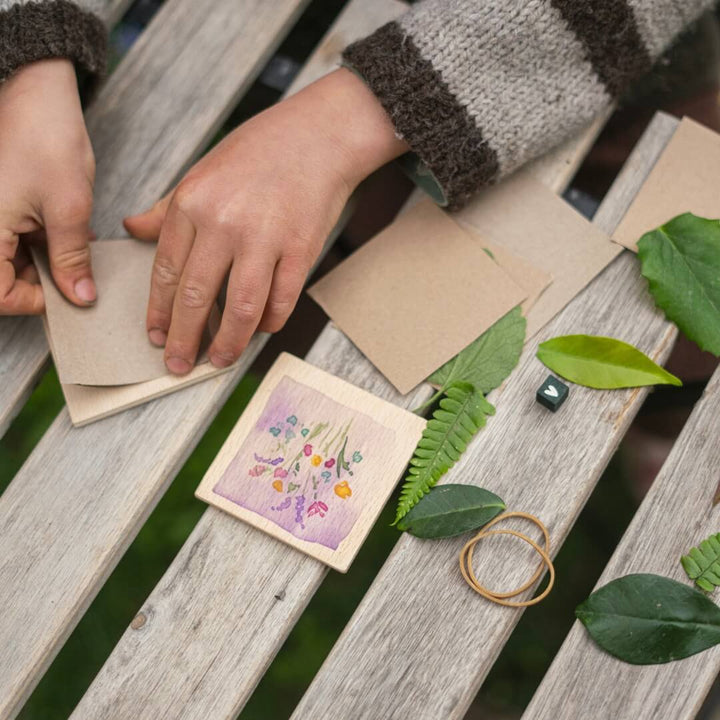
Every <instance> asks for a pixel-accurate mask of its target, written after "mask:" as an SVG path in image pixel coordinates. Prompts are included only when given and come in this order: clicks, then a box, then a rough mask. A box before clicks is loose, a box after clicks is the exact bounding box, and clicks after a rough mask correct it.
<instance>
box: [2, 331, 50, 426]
mask: <svg viewBox="0 0 720 720" xmlns="http://www.w3.org/2000/svg"><path fill="white" fill-rule="evenodd" d="M47 363H48V352H47V343H46V342H45V334H44V333H43V329H42V319H41V318H39V317H36V318H25V317H13V318H10V317H3V318H0V437H2V436H3V435H4V434H5V431H6V430H7V429H8V427H9V425H10V423H11V422H12V420H13V418H14V417H15V415H17V413H19V412H20V410H21V409H22V407H23V405H24V404H25V401H26V400H27V398H28V397H29V395H30V393H31V392H32V390H33V388H34V387H35V383H36V382H37V381H38V380H39V378H40V374H41V373H42V372H43V370H44V369H45V367H47Z"/></svg>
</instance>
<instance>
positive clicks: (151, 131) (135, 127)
mask: <svg viewBox="0 0 720 720" xmlns="http://www.w3.org/2000/svg"><path fill="white" fill-rule="evenodd" d="M308 2H309V0H275V1H274V2H267V1H266V0H213V3H212V11H211V12H208V5H207V4H206V3H204V2H197V1H196V0H167V2H165V3H164V4H163V6H162V7H161V9H160V10H159V11H158V13H157V14H156V15H155V17H154V18H153V19H152V21H151V23H150V24H149V25H148V27H147V29H146V30H145V32H144V33H143V34H142V35H141V36H140V38H139V39H138V40H137V41H136V42H135V44H134V45H133V46H132V48H131V49H130V51H129V52H128V54H127V55H126V56H125V58H124V59H123V60H122V62H121V63H120V65H119V66H118V68H117V69H116V70H115V72H114V73H113V74H112V75H111V77H110V78H109V79H108V81H107V83H106V84H105V85H104V86H103V88H102V89H101V91H100V93H99V94H98V96H97V98H96V99H95V101H94V102H93V104H92V105H91V106H90V108H89V109H88V111H87V112H86V114H85V120H86V123H87V127H88V132H89V133H90V138H91V140H92V144H93V148H94V150H95V157H96V162H97V173H96V180H95V204H94V210H93V229H94V230H95V232H96V233H97V234H98V236H99V237H101V238H103V237H122V236H124V235H125V231H124V230H123V226H122V219H123V217H124V216H125V215H129V214H132V213H136V212H139V211H141V210H145V209H146V208H148V207H150V206H151V205H152V203H153V202H155V200H157V199H159V198H160V196H161V195H163V194H164V193H165V192H167V190H168V189H169V188H170V187H171V186H172V184H173V183H174V182H175V181H176V180H177V179H178V177H179V176H180V175H181V173H182V171H183V170H185V169H186V168H187V167H188V166H189V165H190V163H191V161H192V160H193V159H194V157H195V156H196V155H197V154H198V153H199V152H200V151H201V150H202V149H203V147H204V146H205V145H206V144H207V142H208V141H209V140H210V139H211V138H212V136H213V134H214V133H215V131H216V130H217V129H218V127H220V125H221V124H222V122H223V120H224V119H225V118H226V117H227V115H228V113H229V112H230V111H231V110H232V108H233V106H234V105H235V103H236V102H237V100H238V98H239V97H240V96H241V95H242V93H243V92H245V90H246V89H247V88H248V87H249V86H250V84H251V83H252V82H253V80H254V79H255V77H256V76H257V74H258V73H259V72H260V70H261V69H262V67H263V65H264V63H265V62H266V61H267V59H268V58H269V57H270V55H271V54H272V52H273V51H274V49H275V48H276V47H277V46H278V44H279V43H280V42H281V40H282V38H283V37H284V35H285V33H286V31H287V30H288V29H289V28H290V26H291V25H292V23H293V22H294V21H295V20H296V19H297V17H298V16H299V14H300V12H301V11H302V9H303V8H304V7H305V5H307V3H308ZM123 7H124V0H123V3H122V4H121V3H119V2H118V3H115V2H112V3H110V5H109V6H108V8H109V15H108V18H110V17H111V16H113V17H114V15H113V13H115V12H116V11H119V10H121V9H122V8H123ZM100 291H101V292H102V288H101V289H100ZM17 322H19V323H20V324H21V325H23V324H28V325H30V328H24V327H23V328H21V329H20V330H19V331H17V332H13V333H12V334H13V336H14V338H15V339H13V340H12V349H10V348H6V353H7V354H8V356H9V355H11V354H19V353H22V354H23V357H25V359H26V363H27V366H28V367H30V368H42V367H43V366H44V364H45V362H46V361H47V355H48V350H47V344H46V343H45V341H44V339H42V338H41V335H42V333H41V331H40V330H39V329H38V327H39V326H38V324H37V323H36V322H34V321H33V320H32V319H31V320H25V321H22V320H21V321H16V320H12V319H11V320H9V319H7V318H0V335H3V336H5V335H10V333H11V332H12V330H13V328H14V326H15V324H16V323H17ZM6 325H7V326H8V328H9V330H8V331H6V329H5V326H6ZM36 335H37V337H36ZM21 340H22V341H24V342H25V344H24V345H16V342H20V341H21ZM4 354H5V353H4ZM4 354H3V356H4ZM0 368H1V369H2V370H3V373H4V374H6V379H7V385H3V386H0V428H2V427H3V425H7V423H8V422H9V419H10V418H12V417H13V416H14V415H15V414H16V413H17V411H18V410H19V406H18V402H22V401H23V400H24V398H26V397H27V395H28V393H29V391H30V389H31V387H32V385H33V383H34V382H35V380H36V377H37V376H36V374H34V373H33V372H32V371H30V370H27V369H26V368H24V367H18V366H17V365H10V364H9V363H8V362H6V361H5V360H4V359H3V357H2V356H0ZM8 387H12V388H13V389H12V391H9V390H8Z"/></svg>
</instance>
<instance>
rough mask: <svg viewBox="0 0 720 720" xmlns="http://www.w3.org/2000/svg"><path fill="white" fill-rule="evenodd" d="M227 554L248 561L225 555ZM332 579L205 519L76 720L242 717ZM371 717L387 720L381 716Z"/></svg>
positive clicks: (325, 361) (339, 358) (263, 540)
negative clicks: (323, 585) (320, 591)
mask: <svg viewBox="0 0 720 720" xmlns="http://www.w3.org/2000/svg"><path fill="white" fill-rule="evenodd" d="M359 2H363V8H365V9H367V12H370V8H371V7H372V8H373V12H378V13H380V12H381V11H382V10H383V9H385V10H386V9H387V4H386V3H384V2H382V0H378V2H377V5H373V6H371V5H370V3H369V2H368V1H367V0H359ZM358 4H359V3H358ZM375 8H377V10H375ZM378 19H379V18H378ZM344 37H346V36H344ZM329 40H332V33H331V37H330V38H329ZM326 42H327V40H326ZM338 46H339V44H336V45H335V47H338ZM576 146H577V147H578V148H580V150H579V152H581V151H582V148H583V146H584V143H583V142H582V141H577V142H576ZM567 159H568V156H567V155H566V154H565V155H562V156H559V157H558V165H557V171H558V174H562V175H563V176H564V177H566V178H567V179H569V177H568V176H567V169H566V168H567V165H568V162H567ZM307 360H308V361H309V362H311V363H313V364H315V365H318V366H319V367H322V368H323V369H325V370H327V371H329V372H331V373H333V374H335V375H337V376H339V377H342V378H344V379H345V380H348V381H350V382H352V383H354V384H356V385H358V386H360V387H362V388H364V389H366V390H369V391H371V392H373V393H374V394H376V395H378V396H380V397H383V398H385V399H387V400H390V401H392V402H394V403H396V404H398V405H400V406H401V407H406V408H413V407H416V406H417V405H418V404H420V402H421V401H422V400H424V399H427V397H429V393H430V389H429V388H428V387H427V386H423V387H421V388H420V389H419V390H418V391H417V392H416V393H413V394H411V395H409V396H406V397H402V396H400V395H399V394H398V393H397V391H395V389H394V388H393V387H392V386H391V385H390V384H389V383H388V382H387V381H386V380H385V379H384V378H382V376H380V375H379V374H378V373H377V372H376V371H375V370H374V368H373V367H372V366H371V365H370V364H369V363H368V361H367V360H366V359H365V358H364V357H363V356H362V355H361V354H360V353H359V352H358V351H357V350H356V349H355V348H354V346H353V345H352V344H351V343H350V342H349V341H348V340H347V338H345V336H343V335H342V334H341V333H340V332H339V331H338V330H337V329H336V328H335V327H334V326H332V325H328V326H327V327H326V328H325V330H324V332H323V333H322V335H321V336H320V338H319V339H318V340H317V341H316V343H315V344H314V346H313V348H312V350H311V351H310V353H309V355H308V356H307ZM538 384H539V383H538ZM533 395H534V391H533ZM497 419H498V418H493V422H495V421H496V420H497ZM608 457H609V453H608ZM228 547H242V548H243V551H242V553H238V554H234V553H228V550H227V548H228ZM325 572H326V570H325V568H324V567H323V566H322V565H321V564H320V563H318V562H317V561H315V560H312V559H310V558H307V557H304V556H303V555H301V554H300V553H298V552H295V551H293V550H291V549H289V548H286V547H285V546H284V545H282V544H281V543H279V542H278V541H275V540H272V539H271V538H268V537H267V536H265V535H263V534H262V533H259V532H257V531H254V530H253V529H252V528H248V527H245V526H240V527H238V524H237V523H233V521H232V519H231V518H228V517H226V516H225V515H224V513H222V512H219V511H217V510H215V509H213V508H210V509H208V510H207V511H206V512H205V514H204V515H203V516H202V518H201V519H200V521H199V523H198V525H197V526H196V528H195V530H194V531H193V533H192V534H191V536H190V537H189V538H188V540H187V542H186V543H185V545H184V546H183V548H182V549H181V550H180V552H179V553H178V555H177V557H176V558H175V560H174V561H173V563H172V565H171V566H170V568H169V569H168V570H167V572H166V573H165V575H164V576H163V578H162V580H161V581H160V583H158V585H157V587H156V588H155V589H154V590H153V592H152V594H151V595H150V597H149V598H148V600H147V601H146V603H145V604H144V605H143V607H142V609H141V610H140V612H139V613H138V615H137V617H136V618H135V620H134V621H133V623H132V624H131V626H130V627H129V628H128V630H127V631H126V632H125V634H124V635H123V637H122V639H121V640H120V642H119V643H118V645H117V647H116V648H115V650H114V651H113V653H112V655H111V656H110V658H109V659H108V661H107V662H106V663H105V665H104V666H103V668H102V670H101V671H100V673H99V674H98V676H97V677H96V678H95V681H94V682H93V684H92V686H91V687H90V689H89V690H88V692H87V694H86V695H85V697H84V698H83V700H82V701H81V703H80V704H79V705H78V707H77V709H76V710H75V712H74V713H73V716H72V718H73V720H96V719H102V720H105V719H107V720H110V719H111V718H112V720H117V719H120V720H124V719H125V718H128V719H129V718H155V717H161V718H164V719H167V718H204V717H213V718H233V717H235V715H236V714H237V713H238V712H239V710H240V709H241V708H242V706H243V705H244V704H245V702H246V701H247V699H248V697H249V696H250V694H251V693H252V691H253V690H254V688H255V686H256V684H257V682H258V681H259V680H260V678H261V677H262V674H263V673H264V671H265V669H266V668H267V666H268V665H269V663H270V662H271V660H272V659H273V657H274V656H275V654H276V653H277V652H278V650H279V649H280V647H281V645H282V643H283V641H284V640H285V638H286V637H287V634H288V633H289V632H290V630H291V629H292V627H293V626H294V624H295V622H296V621H297V619H298V618H299V616H300V614H301V613H302V610H303V609H304V607H305V606H306V604H307V603H308V602H309V600H310V599H311V598H312V596H313V594H314V592H315V591H316V589H317V587H318V586H319V584H320V582H321V581H322V579H323V577H324V576H325ZM413 572H414V571H413ZM398 577H401V576H398ZM408 577H409V576H408ZM398 584H399V585H400V584H402V583H401V582H400V581H398ZM412 585H413V581H410V582H409V583H408V584H407V585H404V587H406V588H407V589H408V592H411V589H412ZM218 598H222V600H221V602H218ZM237 608H243V609H244V611H243V612H238V611H237ZM391 636H392V635H391ZM389 640H390V638H388V641H389ZM363 649H364V648H360V652H361V653H362V652H363ZM388 652H389V656H388V657H387V658H385V659H384V660H385V661H386V662H392V661H393V658H394V657H395V652H394V650H392V649H391V650H389V651H388ZM332 697H333V696H332V695H329V696H326V698H325V703H326V704H327V706H328V707H327V712H328V713H330V715H331V716H333V717H334V718H353V719H354V718H355V717H356V715H355V711H354V709H352V708H350V710H349V711H348V710H345V711H343V712H339V713H337V714H334V715H333V711H332V702H330V701H329V700H328V699H327V698H332ZM321 704H322V702H321ZM368 713H369V714H370V716H372V717H374V718H377V717H385V714H384V711H383V712H381V711H380V710H378V708H377V707H376V708H374V709H372V710H370V709H368Z"/></svg>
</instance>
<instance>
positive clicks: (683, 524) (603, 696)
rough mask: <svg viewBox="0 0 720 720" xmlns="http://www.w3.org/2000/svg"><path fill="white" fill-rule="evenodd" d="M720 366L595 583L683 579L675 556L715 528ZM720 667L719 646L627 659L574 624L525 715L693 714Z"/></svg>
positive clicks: (645, 719) (561, 719) (612, 718)
mask: <svg viewBox="0 0 720 720" xmlns="http://www.w3.org/2000/svg"><path fill="white" fill-rule="evenodd" d="M719 435H720V370H716V371H715V375H714V376H713V378H712V380H711V381H710V384H709V385H708V387H707V389H706V390H705V394H704V396H703V397H702V399H701V400H700V401H699V402H698V404H697V405H696V406H695V409H694V410H693V413H692V415H691V416H690V419H689V420H688V422H687V423H686V424H685V427H684V428H683V431H682V433H681V434H680V437H679V438H678V439H677V441H676V442H675V445H674V447H673V450H672V452H671V453H670V456H669V457H668V459H667V461H666V462H665V464H664V465H663V467H662V470H661V471H660V473H659V474H658V476H657V478H656V479H655V482H654V483H653V485H652V487H651V488H650V491H649V492H648V494H647V495H646V497H645V499H644V500H643V502H642V505H641V506H640V509H639V510H638V511H637V513H636V514H635V517H634V518H633V521H632V523H631V524H630V527H629V528H628V529H627V531H626V533H625V535H624V537H623V539H622V540H621V542H620V544H619V545H618V547H617V548H616V550H615V553H614V554H613V556H612V558H611V559H610V562H609V563H608V565H607V567H606V568H605V571H604V572H603V574H602V576H601V577H600V580H599V581H598V586H600V585H605V584H606V583H608V582H610V580H614V579H615V578H617V577H621V576H622V575H628V574H629V573H637V572H643V573H645V572H648V573H657V574H658V575H664V576H666V577H670V578H673V579H675V580H680V581H682V582H688V579H687V576H686V575H685V573H684V572H683V569H682V567H681V565H680V562H679V560H680V556H681V555H684V554H685V553H687V551H688V550H689V549H690V548H691V547H693V546H695V545H697V544H698V543H700V542H701V541H702V540H704V539H705V538H706V537H707V536H708V535H710V534H711V533H716V532H717V531H718V520H717V517H718V509H717V508H715V507H713V506H712V505H711V499H712V497H713V495H714V493H715V490H716V488H717V484H718V479H719V475H718V467H720V443H719V442H718V436H719ZM718 672H720V648H719V647H715V648H712V649H711V650H708V651H706V652H703V653H701V654H698V655H694V656H693V657H691V658H688V659H686V660H682V661H680V662H674V663H668V664H667V665H649V666H644V667H643V666H638V665H628V664H627V663H623V662H621V661H620V660H617V659H615V658H613V657H612V656H611V655H608V654H606V653H604V652H602V651H601V650H600V649H599V648H598V647H597V646H596V645H595V644H594V643H593V642H592V640H591V639H590V637H589V635H588V634H587V632H586V631H585V629H584V628H583V627H582V625H581V624H580V623H579V622H576V623H575V625H574V626H573V627H572V629H571V631H570V633H569V634H568V636H567V638H566V639H565V642H564V643H563V646H562V647H561V648H560V651H559V653H558V654H557V655H556V657H555V660H554V661H553V664H552V665H551V667H550V669H549V670H548V672H547V674H546V675H545V678H544V679H543V681H542V683H541V685H540V687H539V688H538V690H537V692H536V693H535V696H534V697H533V699H532V701H531V703H530V705H529V706H528V708H527V710H526V711H525V714H524V715H523V720H545V718H553V720H565V719H567V720H571V719H572V720H575V718H579V717H588V718H593V720H631V719H632V720H655V719H656V718H672V719H673V720H691V719H692V718H694V717H695V716H696V714H697V712H698V710H699V709H700V706H701V704H702V702H703V699H704V698H705V696H706V694H707V693H708V691H709V690H710V687H711V685H712V683H713V682H714V680H715V678H716V677H717V675H718Z"/></svg>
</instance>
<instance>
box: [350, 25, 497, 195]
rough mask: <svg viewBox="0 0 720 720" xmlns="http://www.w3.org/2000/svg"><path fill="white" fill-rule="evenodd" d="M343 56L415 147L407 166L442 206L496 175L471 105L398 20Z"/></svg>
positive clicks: (404, 162)
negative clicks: (461, 98)
mask: <svg viewBox="0 0 720 720" xmlns="http://www.w3.org/2000/svg"><path fill="white" fill-rule="evenodd" d="M343 61H344V62H345V63H346V64H347V65H349V66H350V67H351V68H352V69H353V70H355V71H356V72H357V73H358V74H359V75H360V76H361V77H362V78H363V79H364V80H365V82H366V83H367V84H368V86H369V87H370V89H371V90H372V91H373V93H374V94H375V96H376V97H377V98H378V100H379V101H380V103H381V104H382V106H383V107H384V108H385V111H386V112H387V113H388V115H389V116H390V119H391V120H392V123H393V125H394V126H395V129H396V131H397V133H398V135H400V136H401V137H402V138H403V139H404V140H405V142H407V144H408V145H409V146H410V149H411V151H412V152H411V153H410V156H409V157H404V158H403V160H402V165H403V167H404V168H405V170H406V171H408V173H409V174H410V175H411V177H412V178H413V179H414V180H415V181H416V182H417V184H418V185H419V186H420V187H422V188H423V189H424V190H426V191H427V192H428V193H429V194H430V195H431V196H432V197H433V199H434V200H435V201H436V202H438V203H439V204H441V205H448V206H450V207H451V208H452V207H459V206H460V205H462V204H463V203H464V202H465V201H467V199H468V198H469V197H470V196H471V195H473V194H474V193H475V192H476V191H477V189H478V188H479V187H482V186H483V185H487V184H488V183H490V182H492V181H493V180H495V179H496V177H497V174H498V161H497V157H496V155H495V152H494V151H493V149H492V148H491V147H490V146H489V145H488V143H487V142H485V140H484V138H483V137H482V134H481V132H480V131H479V130H478V128H477V126H476V124H475V122H474V121H473V119H472V118H471V117H470V116H469V115H468V113H467V111H466V109H465V108H464V107H463V106H462V105H461V104H460V103H459V102H458V100H457V98H456V97H455V96H454V95H453V94H452V93H451V92H450V90H449V89H448V86H447V84H446V83H445V82H444V81H443V79H442V78H441V77H440V75H439V74H438V72H437V71H436V70H435V68H434V67H433V66H432V64H431V63H430V62H429V61H427V60H425V58H423V57H422V55H421V54H420V51H419V50H418V48H417V47H416V45H415V43H414V42H413V39H412V37H411V36H410V35H408V34H407V33H405V32H404V31H403V30H402V28H401V27H400V26H399V25H398V24H397V23H396V22H390V23H388V24H387V25H384V26H383V27H381V28H379V29H378V30H376V31H375V32H374V33H373V34H372V35H370V36H369V37H367V38H365V39H363V40H360V41H358V42H355V43H353V44H352V45H349V46H348V47H347V48H346V49H345V51H344V52H343Z"/></svg>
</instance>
